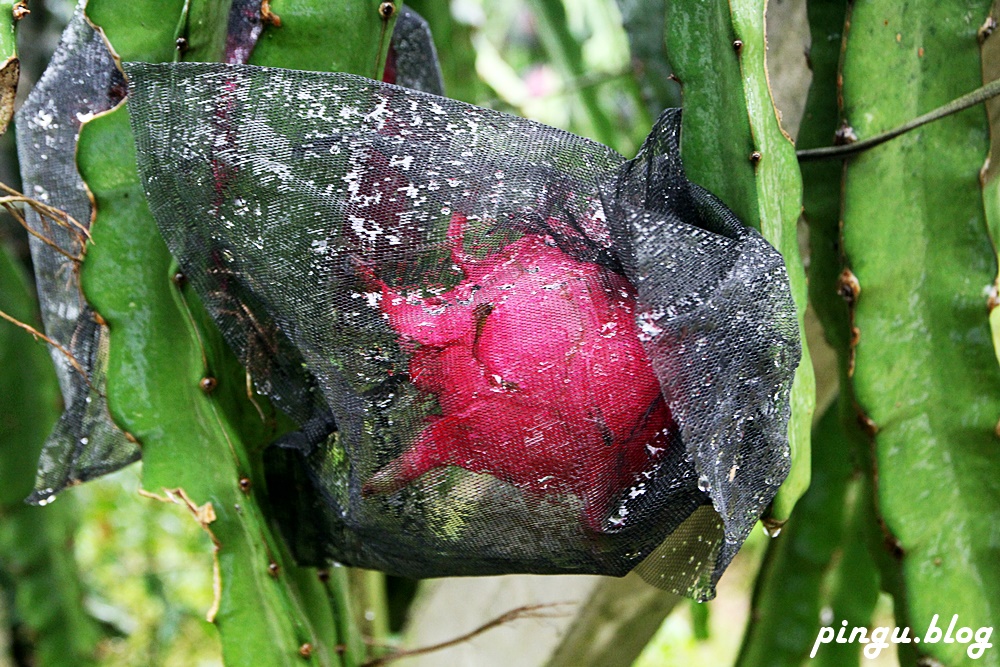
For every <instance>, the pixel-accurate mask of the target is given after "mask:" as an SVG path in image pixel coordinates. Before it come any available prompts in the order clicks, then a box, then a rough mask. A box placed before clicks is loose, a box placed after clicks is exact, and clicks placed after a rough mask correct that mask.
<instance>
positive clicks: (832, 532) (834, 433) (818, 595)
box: [736, 402, 877, 667]
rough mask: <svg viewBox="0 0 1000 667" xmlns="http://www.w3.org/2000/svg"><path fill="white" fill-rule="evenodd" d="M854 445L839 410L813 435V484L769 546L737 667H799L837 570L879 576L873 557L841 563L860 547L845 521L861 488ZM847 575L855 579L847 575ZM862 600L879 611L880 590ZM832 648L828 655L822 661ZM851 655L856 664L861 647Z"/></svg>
mask: <svg viewBox="0 0 1000 667" xmlns="http://www.w3.org/2000/svg"><path fill="white" fill-rule="evenodd" d="M849 437H850V436H849V435H848V433H847V432H846V431H845V429H844V428H843V426H842V424H841V423H840V409H839V406H838V405H837V403H836V402H835V403H834V404H832V405H831V406H830V407H829V408H827V410H826V412H825V413H824V414H823V417H822V418H821V419H820V420H819V422H818V423H817V424H816V427H815V430H814V432H813V442H814V443H815V447H814V452H813V460H812V465H813V469H812V484H811V485H810V487H809V490H808V491H807V492H806V493H805V495H803V496H802V499H801V500H800V501H799V503H798V506H797V508H796V512H795V514H794V515H793V516H792V518H791V519H790V520H789V521H788V523H787V524H786V525H785V528H784V529H783V530H782V532H781V534H780V535H779V536H778V537H777V538H776V539H774V540H773V541H772V542H771V544H770V545H769V546H768V551H767V555H766V556H765V560H764V564H763V566H762V568H761V572H760V574H759V575H758V577H757V583H756V586H755V588H754V593H753V600H752V604H751V611H750V618H751V619H752V621H751V622H750V623H748V625H747V630H746V633H745V635H744V638H743V646H742V648H741V649H740V655H739V658H738V660H737V662H736V664H737V665H738V666H739V667H756V666H758V665H775V666H777V665H788V666H792V665H799V664H801V663H802V662H803V660H804V659H805V658H806V657H807V656H808V655H809V651H810V650H811V648H812V645H813V642H814V641H815V640H816V635H817V633H818V632H819V627H820V609H821V608H822V607H823V605H824V603H826V604H830V601H829V597H830V596H829V595H828V594H827V592H826V591H825V590H824V588H825V586H824V583H825V581H826V580H827V579H828V578H829V577H830V576H831V570H834V569H836V571H837V572H838V573H839V574H838V576H840V577H844V576H852V577H853V578H852V579H851V580H852V581H855V580H856V579H863V580H867V579H870V578H871V577H872V576H874V573H875V565H874V563H873V562H872V561H871V559H870V558H869V559H868V561H867V562H865V561H864V559H863V555H865V554H866V553H867V552H864V553H863V554H854V552H852V556H854V557H852V559H851V565H852V566H853V567H852V568H846V567H845V566H846V564H847V563H845V561H844V556H843V554H844V553H845V552H847V551H850V550H851V549H852V548H853V546H852V545H854V544H855V543H857V542H858V540H857V536H856V534H855V533H854V532H853V530H854V529H855V526H854V525H853V523H854V521H853V520H852V521H851V522H850V523H848V518H847V514H848V511H849V508H848V491H849V490H850V489H851V487H852V485H853V486H857V483H856V482H854V483H852V478H853V477H854V467H853V465H852V462H851V453H852V446H851V443H850V441H849ZM855 495H856V494H855ZM852 519H853V517H852ZM862 549H864V545H862ZM838 554H840V557H839V558H838ZM838 562H839V565H836V566H835V563H838ZM848 570H849V574H845V573H848ZM857 592H858V593H863V594H867V593H869V592H870V593H871V597H872V604H874V597H875V596H876V593H877V585H876V587H870V588H869V589H868V590H864V591H857ZM833 609H834V612H835V613H839V612H840V611H841V610H840V609H839V607H833ZM870 617H871V609H869V612H868V618H870ZM868 618H862V619H860V620H861V623H860V625H867V624H868ZM839 622H840V618H838V619H837V623H838V624H839ZM827 648H828V647H825V646H824V647H823V649H822V650H823V652H824V653H825V652H826V651H827ZM852 648H853V649H854V653H855V662H857V657H856V656H857V647H856V646H853V647H852ZM844 664H849V663H844Z"/></svg>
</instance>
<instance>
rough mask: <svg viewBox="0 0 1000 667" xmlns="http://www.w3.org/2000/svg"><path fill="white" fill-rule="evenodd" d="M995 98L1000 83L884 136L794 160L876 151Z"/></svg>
mask: <svg viewBox="0 0 1000 667" xmlns="http://www.w3.org/2000/svg"><path fill="white" fill-rule="evenodd" d="M997 95H1000V81H991V82H989V83H986V84H984V85H982V86H980V87H979V88H976V89H975V90H973V91H972V92H970V93H966V94H965V95H962V96H961V97H959V98H958V99H954V100H952V101H951V102H948V103H946V104H943V105H941V106H939V107H938V108H937V109H934V110H932V111H928V112H927V113H925V114H921V115H920V116H917V117H916V118H914V119H913V120H909V121H906V122H905V123H903V124H902V125H900V126H899V127H895V128H893V129H891V130H889V131H887V132H882V133H880V134H876V135H875V136H874V137H868V138H867V139H863V140H861V141H855V142H854V143H850V144H845V145H843V146H824V147H822V148H807V149H804V150H800V151H797V152H796V156H797V157H798V159H799V162H810V161H812V160H830V159H836V158H845V157H849V156H851V155H856V154H858V153H861V152H864V151H867V150H869V149H872V148H875V147H876V146H881V145H882V144H884V143H885V142H887V141H891V140H893V139H895V138H896V137H898V136H901V135H903V134H906V133H907V132H910V131H911V130H915V129H917V128H918V127H921V126H923V125H926V124H927V123H933V122H934V121H936V120H941V119H942V118H947V117H948V116H950V115H952V114H954V113H958V112H959V111H964V110H965V109H968V108H969V107H972V106H975V105H977V104H982V103H983V102H986V101H987V100H991V99H993V98H994V97H996V96H997Z"/></svg>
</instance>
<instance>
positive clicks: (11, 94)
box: [0, 0, 21, 134]
mask: <svg viewBox="0 0 1000 667" xmlns="http://www.w3.org/2000/svg"><path fill="white" fill-rule="evenodd" d="M15 4H16V3H15V1H14V0H0V134H3V133H4V132H6V131H7V125H9V124H10V119H11V118H13V117H14V98H15V97H16V96H17V81H18V79H19V78H20V76H21V61H20V60H19V59H18V57H17V35H16V31H15V27H16V26H17V22H18V21H19V20H20V16H19V15H16V14H15V13H14V5H15Z"/></svg>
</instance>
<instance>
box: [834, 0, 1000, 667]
mask: <svg viewBox="0 0 1000 667" xmlns="http://www.w3.org/2000/svg"><path fill="white" fill-rule="evenodd" d="M989 5H990V3H989V2H988V1H987V0H981V1H979V2H971V3H965V4H963V5H961V6H951V5H950V6H949V7H948V8H947V9H943V8H942V6H941V5H940V4H938V3H933V2H929V1H921V2H910V3H907V4H905V5H903V4H900V3H894V2H889V1H888V0H877V1H874V2H870V3H855V5H854V7H853V12H852V16H851V21H850V26H851V27H850V32H849V34H848V36H847V39H846V41H845V44H846V48H845V52H844V58H843V66H842V69H841V75H842V77H843V89H842V92H843V101H844V107H843V114H844V118H845V119H846V120H847V122H848V123H849V124H850V125H851V126H852V127H853V130H854V132H855V134H856V135H857V136H858V137H860V138H864V137H868V136H873V135H876V134H878V133H879V132H881V131H883V130H885V129H887V128H891V127H895V126H897V125H899V124H900V123H902V122H904V121H906V120H907V119H909V118H913V117H915V116H916V115H917V114H918V113H919V111H920V110H922V109H927V108H934V107H936V106H938V105H941V104H943V103H945V102H947V101H949V100H952V99H955V98H956V97H958V95H959V94H961V93H963V92H965V91H967V90H970V89H972V88H975V87H976V86H977V85H978V82H979V80H980V78H981V75H980V54H979V47H978V44H977V39H976V29H977V28H978V27H979V26H980V25H982V24H983V21H984V19H985V18H986V16H987V12H988V10H989ZM987 147H988V139H987V120H986V115H985V113H984V111H983V109H982V108H978V107H977V108H972V109H968V110H966V111H963V112H961V113H959V114H956V115H953V116H950V117H948V118H946V119H943V120H940V121H938V122H936V123H933V124H930V125H926V126H924V127H922V128H920V129H919V130H916V131H914V132H911V133H908V134H906V135H904V136H903V137H900V138H899V139H897V140H895V141H893V142H890V143H887V144H884V145H883V146H880V147H878V148H876V149H873V150H870V151H867V152H865V153H863V154H861V155H859V156H857V157H856V158H853V159H852V160H850V161H848V162H847V163H846V166H845V176H844V193H843V210H842V216H843V217H842V220H843V236H842V238H843V252H844V256H845V259H846V261H847V264H848V266H850V268H851V270H852V271H853V274H854V275H855V276H856V278H857V281H858V283H857V284H858V285H859V287H860V292H859V294H858V297H857V299H856V306H855V309H854V326H856V327H857V341H858V343H857V347H856V350H855V352H856V358H855V359H856V363H855V368H854V374H853V377H852V378H851V381H852V385H853V390H854V393H855V396H856V398H857V401H858V404H859V407H860V409H861V410H862V411H863V416H864V419H865V420H866V423H867V424H868V426H869V430H870V432H871V433H873V434H874V447H873V451H872V453H873V460H874V470H875V477H874V482H875V490H876V508H877V511H878V513H879V515H880V518H881V519H882V521H883V522H884V534H883V536H882V537H883V540H882V542H883V544H885V545H887V546H888V547H889V552H890V553H891V555H892V559H893V561H894V562H892V563H891V565H892V569H890V570H889V571H888V572H884V574H883V576H884V578H885V579H888V580H890V581H891V580H892V579H893V577H895V578H896V579H897V580H898V583H899V585H898V588H897V589H896V590H895V591H894V593H895V604H896V624H897V625H900V626H902V625H909V626H910V627H912V628H913V629H914V631H915V632H916V633H918V634H923V632H924V631H925V630H926V628H927V627H928V626H929V624H930V622H931V619H932V617H933V616H934V615H935V614H938V615H939V622H940V620H941V619H945V621H948V620H950V619H951V617H952V615H953V614H958V615H959V619H960V621H961V625H962V626H968V627H971V628H973V629H975V628H979V627H984V626H991V627H996V626H997V625H998V624H1000V608H998V606H997V600H1000V568H998V565H997V558H996V555H997V552H996V545H995V541H994V540H992V539H991V538H990V537H989V536H990V535H992V534H993V532H994V531H995V527H996V525H998V523H1000V480H998V478H997V476H996V475H995V474H994V473H993V472H991V470H992V468H994V467H995V462H996V456H997V455H996V452H997V434H996V432H995V427H996V423H997V417H998V415H1000V369H998V368H997V364H996V361H995V353H994V350H993V346H992V344H991V335H990V327H989V322H988V316H987V308H986V303H985V295H984V293H983V288H984V286H988V285H990V284H991V283H992V282H993V281H994V280H995V278H996V253H995V251H994V249H993V247H992V245H991V243H990V238H989V234H988V231H987V223H986V219H985V213H984V210H983V200H982V193H981V189H980V183H979V179H978V173H979V169H980V166H981V165H982V164H983V161H984V158H985V157H986V151H987ZM873 184H875V185H876V187H873ZM893 570H894V572H893ZM909 648H910V649H911V650H913V651H916V652H918V653H919V654H923V655H927V656H929V657H932V658H933V659H935V660H937V661H939V662H941V663H944V664H964V663H965V662H966V661H967V660H968V657H967V655H966V652H965V648H964V646H963V645H961V644H955V643H952V644H948V643H921V644H919V645H910V647H909ZM981 663H982V664H994V665H996V664H1000V656H998V654H996V653H995V652H994V653H989V652H987V653H985V654H984V655H983V657H982V659H981Z"/></svg>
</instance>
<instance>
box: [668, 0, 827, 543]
mask: <svg viewBox="0 0 1000 667" xmlns="http://www.w3.org/2000/svg"><path fill="white" fill-rule="evenodd" d="M764 6H765V2H764V0H733V1H732V2H724V1H722V0H713V1H712V2H703V1H701V0H673V1H672V2H670V3H669V4H668V8H667V49H668V53H669V54H670V62H671V66H672V67H673V68H674V72H676V74H677V76H678V77H679V78H680V80H681V91H682V94H683V97H684V116H683V126H682V127H683V129H682V139H681V151H682V154H683V158H684V167H685V169H686V170H687V175H688V178H690V179H691V180H692V181H694V182H695V183H697V184H699V185H701V186H702V187H704V188H706V189H708V190H709V191H710V192H712V193H713V194H715V195H716V196H717V197H719V198H720V199H722V201H723V202H725V204H726V205H727V206H729V207H730V208H731V209H732V210H733V211H734V212H735V213H736V214H737V215H738V216H739V217H740V219H741V220H743V222H744V223H745V224H747V225H750V226H752V227H754V228H756V229H759V230H760V232H761V233H762V234H763V236H764V238H766V239H767V240H768V241H769V242H770V243H771V244H772V245H773V246H774V247H775V248H777V249H778V251H779V252H781V254H782V256H783V257H784V258H785V264H786V266H787V268H788V276H789V280H790V282H791V287H792V296H793V297H794V299H795V303H796V306H797V308H798V312H799V329H800V333H801V337H802V362H801V363H800V364H799V368H798V370H797V372H796V374H795V382H794V384H793V386H792V398H791V402H792V419H791V422H790V423H789V428H788V436H789V444H790V447H791V460H792V469H791V472H789V474H788V478H787V479H786V480H785V483H784V484H783V485H782V487H781V489H780V490H779V492H778V495H777V497H776V498H775V500H774V503H773V506H772V510H771V516H770V520H771V521H772V522H774V523H777V524H779V525H780V523H781V522H783V521H785V520H786V519H787V518H788V516H789V515H790V513H791V510H792V508H793V507H794V505H795V502H796V501H797V500H798V498H799V497H800V496H801V495H802V494H803V493H804V492H805V490H806V488H808V486H809V470H810V463H809V431H810V427H811V423H812V412H813V408H814V403H815V377H814V376H813V370H812V364H811V362H810V359H809V351H808V348H807V346H806V341H805V329H804V315H805V309H806V280H805V272H804V269H803V267H802V261H801V259H800V257H799V249H798V237H797V223H798V217H799V210H800V204H801V190H802V182H801V177H800V174H799V168H798V163H797V161H796V159H795V149H794V147H793V146H792V143H791V141H790V140H789V138H788V136H787V135H785V134H784V132H783V130H782V129H781V127H780V124H779V123H778V117H777V112H776V111H775V108H774V104H773V102H772V99H771V93H770V89H769V88H768V83H767V73H766V70H765V40H764Z"/></svg>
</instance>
